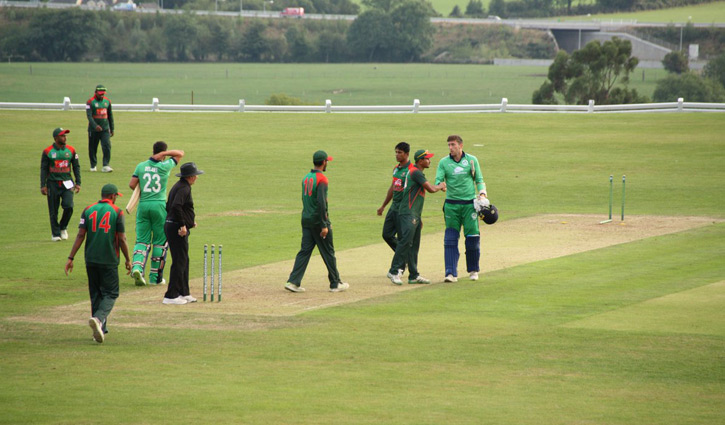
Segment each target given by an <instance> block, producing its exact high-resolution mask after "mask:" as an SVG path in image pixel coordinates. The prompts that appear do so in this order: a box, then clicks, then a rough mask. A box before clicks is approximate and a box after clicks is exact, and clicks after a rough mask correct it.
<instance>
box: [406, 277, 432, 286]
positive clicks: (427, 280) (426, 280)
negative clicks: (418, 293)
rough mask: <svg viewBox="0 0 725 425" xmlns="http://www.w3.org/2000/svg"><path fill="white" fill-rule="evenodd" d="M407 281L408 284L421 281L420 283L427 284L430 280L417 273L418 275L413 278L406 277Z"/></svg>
mask: <svg viewBox="0 0 725 425" xmlns="http://www.w3.org/2000/svg"><path fill="white" fill-rule="evenodd" d="M408 283H410V284H414V283H422V284H425V285H427V284H429V283H430V280H429V279H426V278H424V277H423V276H420V275H418V277H416V278H415V279H408Z"/></svg>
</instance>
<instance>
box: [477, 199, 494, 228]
mask: <svg viewBox="0 0 725 425" xmlns="http://www.w3.org/2000/svg"><path fill="white" fill-rule="evenodd" d="M478 216H479V217H481V220H483V222H484V223H486V224H493V223H495V222H496V221H497V220H498V208H496V206H495V205H493V204H491V205H489V206H487V207H485V208H482V209H481V211H479V212H478Z"/></svg>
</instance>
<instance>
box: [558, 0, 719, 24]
mask: <svg viewBox="0 0 725 425" xmlns="http://www.w3.org/2000/svg"><path fill="white" fill-rule="evenodd" d="M562 19H564V18H562ZM567 19H571V20H582V19H586V20H588V19H592V20H601V21H608V20H615V21H617V20H620V19H624V20H636V21H637V22H665V23H670V22H671V23H676V24H682V23H687V22H692V23H696V24H712V23H722V22H725V2H722V1H717V2H712V3H705V4H699V5H693V6H685V7H673V8H669V9H657V10H642V11H638V12H622V13H603V14H598V15H592V16H576V17H571V18H567Z"/></svg>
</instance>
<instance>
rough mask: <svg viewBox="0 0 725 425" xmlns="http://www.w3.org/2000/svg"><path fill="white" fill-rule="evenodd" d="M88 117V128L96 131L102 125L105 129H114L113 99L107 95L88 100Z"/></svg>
mask: <svg viewBox="0 0 725 425" xmlns="http://www.w3.org/2000/svg"><path fill="white" fill-rule="evenodd" d="M86 118H88V130H92V131H95V129H96V126H97V125H100V126H101V128H102V129H104V130H111V131H113V128H114V127H113V109H112V108H111V101H110V100H109V99H108V98H107V97H105V96H104V97H103V99H101V100H98V99H96V96H93V97H92V98H90V99H88V101H86Z"/></svg>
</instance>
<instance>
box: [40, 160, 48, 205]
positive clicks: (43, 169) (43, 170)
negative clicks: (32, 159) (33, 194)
mask: <svg viewBox="0 0 725 425" xmlns="http://www.w3.org/2000/svg"><path fill="white" fill-rule="evenodd" d="M49 166H50V160H49V159H48V155H46V154H45V152H43V156H42V157H40V193H41V194H42V195H47V194H48V187H47V186H46V185H47V184H48V182H47V179H48V167H49Z"/></svg>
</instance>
